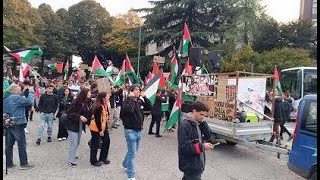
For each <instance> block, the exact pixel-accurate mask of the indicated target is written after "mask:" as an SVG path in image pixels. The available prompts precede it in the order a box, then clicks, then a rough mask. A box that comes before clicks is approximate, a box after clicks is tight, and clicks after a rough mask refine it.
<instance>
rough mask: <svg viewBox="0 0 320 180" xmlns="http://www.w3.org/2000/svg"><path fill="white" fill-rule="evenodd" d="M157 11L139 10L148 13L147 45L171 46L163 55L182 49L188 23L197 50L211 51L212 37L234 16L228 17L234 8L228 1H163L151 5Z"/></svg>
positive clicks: (145, 36) (145, 39) (145, 37)
mask: <svg viewBox="0 0 320 180" xmlns="http://www.w3.org/2000/svg"><path fill="white" fill-rule="evenodd" d="M150 3H151V4H152V5H154V7H152V8H143V9H138V10H137V11H138V12H147V13H148V14H147V15H146V16H144V18H145V19H146V21H145V26H144V28H143V30H144V33H143V35H144V37H143V43H144V44H149V43H155V44H156V45H157V47H161V46H162V45H165V44H166V45H167V44H168V45H169V46H168V47H167V48H166V49H165V50H164V51H163V52H161V53H160V54H162V55H163V54H167V53H168V52H169V51H171V50H172V49H173V46H175V48H176V49H179V46H180V42H181V41H182V30H183V26H184V23H187V25H188V28H189V31H190V33H191V37H192V43H193V46H202V47H206V48H207V47H210V46H212V45H213V43H212V42H211V41H209V37H211V36H213V35H216V33H217V32H219V31H218V28H219V26H221V25H222V24H223V23H225V22H226V21H227V20H228V19H230V16H228V15H226V14H224V11H227V10H228V9H229V8H231V7H230V6H229V4H228V1H220V0H197V1H195V0H184V1H180V0H163V1H150Z"/></svg>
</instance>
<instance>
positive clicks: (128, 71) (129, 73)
mask: <svg viewBox="0 0 320 180" xmlns="http://www.w3.org/2000/svg"><path fill="white" fill-rule="evenodd" d="M125 62H126V75H127V77H128V78H129V81H130V82H131V84H141V82H140V79H139V77H138V76H137V74H136V72H135V71H134V69H133V67H132V66H131V62H130V59H129V57H128V54H126V60H125Z"/></svg>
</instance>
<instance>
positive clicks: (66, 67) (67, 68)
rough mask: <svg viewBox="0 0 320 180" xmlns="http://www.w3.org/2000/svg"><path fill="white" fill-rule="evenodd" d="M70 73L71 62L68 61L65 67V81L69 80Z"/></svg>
mask: <svg viewBox="0 0 320 180" xmlns="http://www.w3.org/2000/svg"><path fill="white" fill-rule="evenodd" d="M68 73H69V61H67V63H66V65H65V66H64V78H63V80H67V78H68Z"/></svg>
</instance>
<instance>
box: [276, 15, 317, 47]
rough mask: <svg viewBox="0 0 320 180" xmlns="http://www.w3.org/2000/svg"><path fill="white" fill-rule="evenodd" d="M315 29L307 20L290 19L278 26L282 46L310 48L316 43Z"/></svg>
mask: <svg viewBox="0 0 320 180" xmlns="http://www.w3.org/2000/svg"><path fill="white" fill-rule="evenodd" d="M314 31H315V29H314V28H312V23H310V22H308V21H292V22H290V23H289V24H282V25H281V26H280V32H281V43H282V46H283V47H292V48H303V49H310V48H311V46H313V45H315V43H316V33H315V32H314Z"/></svg>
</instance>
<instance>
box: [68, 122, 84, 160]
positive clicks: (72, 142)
mask: <svg viewBox="0 0 320 180" xmlns="http://www.w3.org/2000/svg"><path fill="white" fill-rule="evenodd" d="M68 134H69V136H68V139H69V156H68V162H70V163H75V162H76V156H77V149H78V147H79V144H80V139H81V134H82V123H79V132H73V131H69V130H68Z"/></svg>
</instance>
